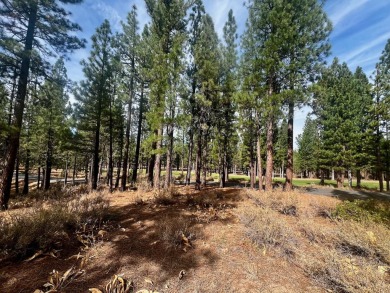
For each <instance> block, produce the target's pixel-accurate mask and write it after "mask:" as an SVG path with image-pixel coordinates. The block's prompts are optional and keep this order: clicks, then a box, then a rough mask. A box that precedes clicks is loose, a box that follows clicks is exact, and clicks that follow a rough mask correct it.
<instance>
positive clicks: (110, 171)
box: [107, 91, 115, 192]
mask: <svg viewBox="0 0 390 293" xmlns="http://www.w3.org/2000/svg"><path fill="white" fill-rule="evenodd" d="M114 95H115V91H114ZM109 124H110V127H109V128H110V129H109V132H110V143H109V144H110V145H109V150H108V174H107V176H108V188H109V191H110V192H112V188H113V182H112V180H113V178H114V162H113V158H112V154H113V146H112V144H113V140H114V138H113V127H114V125H113V119H112V97H111V98H110V122H109Z"/></svg>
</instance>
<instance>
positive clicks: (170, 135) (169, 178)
mask: <svg viewBox="0 0 390 293" xmlns="http://www.w3.org/2000/svg"><path fill="white" fill-rule="evenodd" d="M174 115H175V114H174V111H171V119H173V117H174ZM172 156H173V122H171V123H170V124H169V126H168V148H167V166H166V174H165V188H168V187H170V186H171V182H172Z"/></svg>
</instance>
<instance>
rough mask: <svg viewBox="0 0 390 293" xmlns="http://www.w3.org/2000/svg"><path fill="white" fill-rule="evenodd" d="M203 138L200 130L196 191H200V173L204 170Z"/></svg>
mask: <svg viewBox="0 0 390 293" xmlns="http://www.w3.org/2000/svg"><path fill="white" fill-rule="evenodd" d="M202 136H203V132H202V130H201V129H199V134H198V138H197V139H198V145H197V153H196V182H195V190H200V188H201V181H200V175H201V174H200V173H201V170H202Z"/></svg>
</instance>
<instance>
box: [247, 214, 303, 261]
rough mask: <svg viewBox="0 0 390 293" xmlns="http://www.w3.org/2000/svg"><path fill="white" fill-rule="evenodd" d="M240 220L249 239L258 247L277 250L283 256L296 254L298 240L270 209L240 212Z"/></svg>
mask: <svg viewBox="0 0 390 293" xmlns="http://www.w3.org/2000/svg"><path fill="white" fill-rule="evenodd" d="M240 220H241V222H242V223H243V224H244V226H245V228H246V235H247V237H248V238H249V239H250V240H252V242H253V243H255V244H256V245H257V246H258V247H260V248H264V249H268V248H269V247H273V248H277V249H279V251H280V252H281V253H282V255H286V256H291V255H293V254H294V253H295V249H296V243H297V240H296V238H295V236H294V233H293V231H292V230H291V229H290V228H289V226H288V225H287V223H286V222H285V221H284V220H283V219H281V218H279V217H278V215H277V214H276V213H275V212H274V211H272V210H270V209H268V208H246V209H245V210H243V211H241V212H240Z"/></svg>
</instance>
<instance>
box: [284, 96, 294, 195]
mask: <svg viewBox="0 0 390 293" xmlns="http://www.w3.org/2000/svg"><path fill="white" fill-rule="evenodd" d="M294 106H295V105H294V101H292V99H291V100H290V102H289V105H288V122H287V123H288V127H287V170H286V184H285V187H284V189H285V191H291V190H293V183H292V180H293V176H294Z"/></svg>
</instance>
